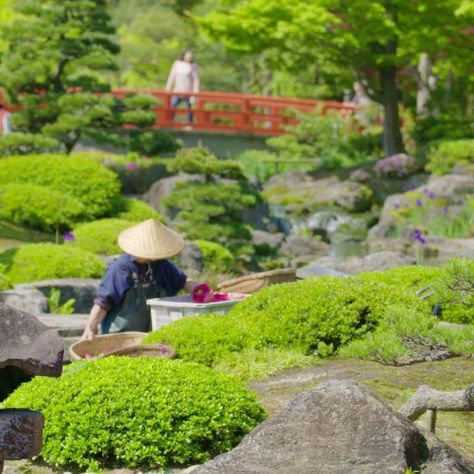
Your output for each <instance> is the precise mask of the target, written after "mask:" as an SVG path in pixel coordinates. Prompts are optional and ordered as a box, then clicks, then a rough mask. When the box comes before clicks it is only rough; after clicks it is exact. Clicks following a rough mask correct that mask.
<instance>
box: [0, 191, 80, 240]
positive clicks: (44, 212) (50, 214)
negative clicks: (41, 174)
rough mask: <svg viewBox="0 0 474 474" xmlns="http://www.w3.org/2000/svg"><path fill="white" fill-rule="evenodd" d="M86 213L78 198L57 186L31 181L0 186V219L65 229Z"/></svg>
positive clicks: (30, 225) (27, 225)
mask: <svg viewBox="0 0 474 474" xmlns="http://www.w3.org/2000/svg"><path fill="white" fill-rule="evenodd" d="M84 214H85V208H84V205H83V204H82V203H81V201H79V199H77V198H75V197H72V196H70V195H68V194H65V193H63V192H61V191H57V190H56V189H54V188H51V187H47V186H40V185H36V184H30V183H26V184H23V183H11V184H7V185H6V186H0V219H5V220H7V221H10V222H14V223H15V224H18V225H21V226H25V227H29V228H32V229H37V230H42V231H45V232H53V231H55V230H59V229H61V230H65V229H69V228H71V226H72V225H73V224H74V223H75V222H77V221H78V220H80V219H81V217H83V216H84Z"/></svg>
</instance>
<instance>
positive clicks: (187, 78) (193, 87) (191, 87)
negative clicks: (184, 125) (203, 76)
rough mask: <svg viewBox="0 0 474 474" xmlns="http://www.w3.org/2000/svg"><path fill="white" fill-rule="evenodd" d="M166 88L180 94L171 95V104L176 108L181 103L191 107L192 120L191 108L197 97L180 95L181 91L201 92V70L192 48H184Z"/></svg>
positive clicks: (191, 118) (190, 119) (190, 117)
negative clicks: (195, 60)
mask: <svg viewBox="0 0 474 474" xmlns="http://www.w3.org/2000/svg"><path fill="white" fill-rule="evenodd" d="M165 89H166V90H167V91H173V92H176V93H177V94H178V95H174V96H172V97H171V106H172V107H173V108H176V107H177V106H178V105H179V104H180V103H184V104H185V105H186V106H187V108H188V109H189V113H188V120H189V122H192V121H193V113H192V112H191V109H192V104H194V102H195V97H192V96H188V95H184V96H183V95H181V96H180V95H179V93H180V92H185V93H190V92H194V93H196V92H199V71H198V67H197V65H196V63H195V62H194V58H193V53H192V51H191V50H190V49H186V50H184V51H183V53H182V54H181V56H180V59H177V60H176V61H175V62H174V63H173V66H172V67H171V71H170V73H169V76H168V80H167V81H166V87H165Z"/></svg>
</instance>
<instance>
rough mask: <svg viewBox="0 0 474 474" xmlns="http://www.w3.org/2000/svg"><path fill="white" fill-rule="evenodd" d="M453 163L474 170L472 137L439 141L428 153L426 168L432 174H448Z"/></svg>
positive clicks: (473, 142) (473, 140)
mask: <svg viewBox="0 0 474 474" xmlns="http://www.w3.org/2000/svg"><path fill="white" fill-rule="evenodd" d="M455 165H459V166H460V167H462V168H465V169H466V170H468V171H474V139H471V140H453V141H445V142H441V143H440V144H439V145H438V146H436V147H435V148H433V149H431V150H430V151H429V153H428V164H427V165H426V169H427V170H428V171H430V172H431V173H433V174H436V175H442V174H449V173H451V172H452V171H453V168H454V166H455Z"/></svg>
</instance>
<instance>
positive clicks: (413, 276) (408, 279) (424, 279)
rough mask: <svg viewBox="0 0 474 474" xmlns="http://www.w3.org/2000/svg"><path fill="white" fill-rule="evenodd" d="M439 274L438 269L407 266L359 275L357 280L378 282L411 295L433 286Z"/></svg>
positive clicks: (439, 269)
mask: <svg viewBox="0 0 474 474" xmlns="http://www.w3.org/2000/svg"><path fill="white" fill-rule="evenodd" d="M441 273H442V270H441V268H439V267H426V266H423V265H407V266H401V267H395V268H390V269H389V270H385V271H376V272H368V273H359V274H358V275H357V278H361V279H363V280H365V281H378V282H380V283H385V284H387V285H392V286H395V287H397V288H398V289H400V290H405V291H406V292H407V293H410V294H413V293H415V291H419V290H422V289H423V288H426V287H428V286H430V285H431V284H433V282H434V281H435V280H436V279H437V278H438V277H439V276H440V275H441Z"/></svg>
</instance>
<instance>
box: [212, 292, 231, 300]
mask: <svg viewBox="0 0 474 474" xmlns="http://www.w3.org/2000/svg"><path fill="white" fill-rule="evenodd" d="M229 299H230V298H229V294H228V293H214V295H213V298H212V301H229Z"/></svg>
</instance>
